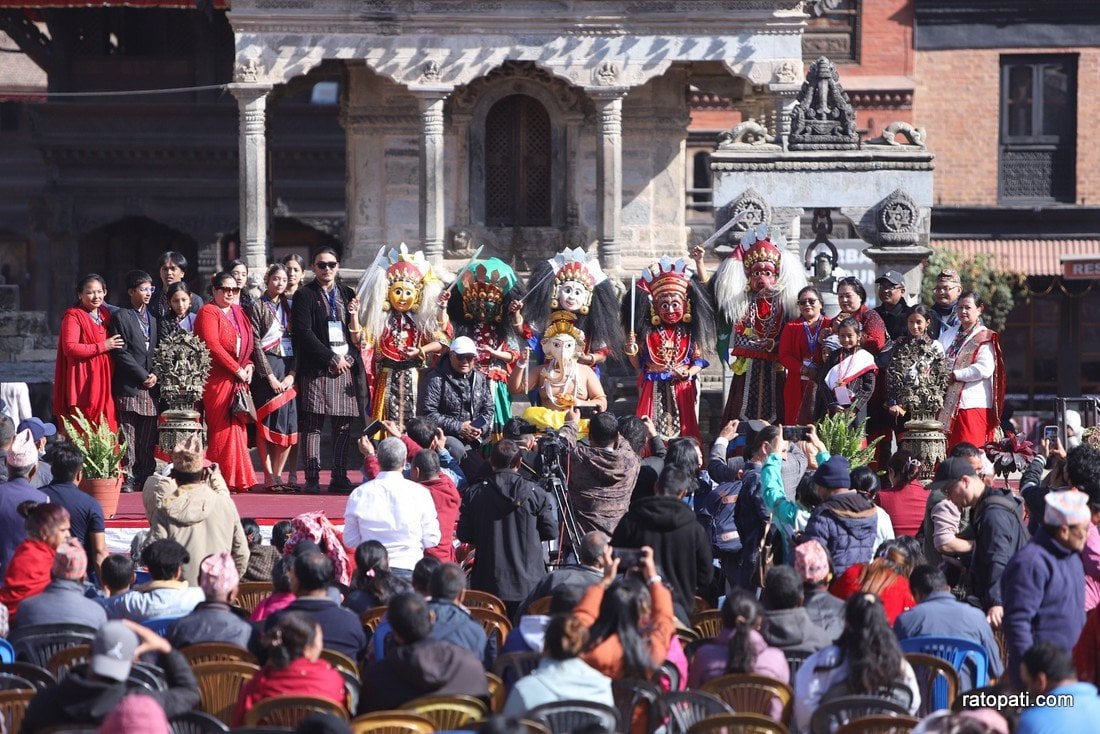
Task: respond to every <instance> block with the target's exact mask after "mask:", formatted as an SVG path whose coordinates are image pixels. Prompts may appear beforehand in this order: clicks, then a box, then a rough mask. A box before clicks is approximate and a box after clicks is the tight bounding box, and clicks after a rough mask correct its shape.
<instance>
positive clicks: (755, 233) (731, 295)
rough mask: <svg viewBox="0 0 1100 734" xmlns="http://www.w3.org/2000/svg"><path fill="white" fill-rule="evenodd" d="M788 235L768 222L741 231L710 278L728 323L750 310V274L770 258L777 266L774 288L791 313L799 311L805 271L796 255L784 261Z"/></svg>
mask: <svg viewBox="0 0 1100 734" xmlns="http://www.w3.org/2000/svg"><path fill="white" fill-rule="evenodd" d="M786 246H787V238H785V237H784V236H783V235H782V234H781V233H780V232H779V231H778V230H770V231H769V229H768V226H767V225H766V224H760V225H757V226H756V227H755V228H753V229H749V230H748V231H746V232H745V233H744V234H742V235H741V241H740V242H739V243H738V245H737V247H735V248H734V249H733V252H731V253H730V255H729V257H727V258H726V259H725V260H723V261H722V264H721V265H719V266H718V270H717V271H715V273H714V278H713V279H712V280H711V287H712V289H713V291H714V300H715V303H716V305H717V307H718V315H719V316H720V317H721V318H722V320H723V321H724V322H725V323H727V324H735V323H737V322H738V321H740V320H741V319H742V318H743V317H744V316H745V313H746V312H747V311H748V307H749V299H748V288H749V279H748V274H749V271H750V270H751V269H752V266H753V265H755V264H756V263H759V262H764V261H767V262H771V263H773V264H774V265H775V267H776V276H777V277H776V283H775V288H776V291H778V293H779V297H780V299H782V303H783V308H784V309H785V310H786V312H787V313H788V314H796V313H798V292H799V291H800V290H802V289H803V288H804V287H805V286H806V271H805V269H804V268H803V267H802V265H801V263H799V262H798V261H797V260H796V259H794V258H787V259H786V261H784V258H783V250H784V249H785V248H786Z"/></svg>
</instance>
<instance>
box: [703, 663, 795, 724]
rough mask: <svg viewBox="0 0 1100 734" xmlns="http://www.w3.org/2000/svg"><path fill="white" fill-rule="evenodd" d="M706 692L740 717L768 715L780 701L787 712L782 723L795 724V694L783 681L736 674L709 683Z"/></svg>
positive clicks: (749, 674) (764, 676)
mask: <svg viewBox="0 0 1100 734" xmlns="http://www.w3.org/2000/svg"><path fill="white" fill-rule="evenodd" d="M702 690H704V691H706V692H707V693H713V694H714V695H716V696H718V697H719V698H720V699H722V700H723V701H725V702H726V703H728V704H729V705H730V707H731V708H732V709H733V710H734V711H736V712H737V713H739V714H760V715H761V716H767V715H768V713H769V711H771V707H772V701H773V700H774V699H776V698H778V699H779V703H780V705H782V707H783V710H782V713H781V714H780V717H779V720H780V721H782V722H783V723H784V724H789V723H790V721H791V706H792V704H793V702H794V691H793V690H791V687H790V686H789V685H787V684H786V683H784V682H783V681H779V680H775V679H774V678H769V677H768V676H766V675H756V674H754V673H733V674H730V675H723V676H720V677H718V678H714V679H712V680H709V681H707V682H706V683H704V684H703V685H702Z"/></svg>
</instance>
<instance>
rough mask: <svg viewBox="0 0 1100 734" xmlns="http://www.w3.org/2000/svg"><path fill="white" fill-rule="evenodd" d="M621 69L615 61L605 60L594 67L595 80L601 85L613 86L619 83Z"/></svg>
mask: <svg viewBox="0 0 1100 734" xmlns="http://www.w3.org/2000/svg"><path fill="white" fill-rule="evenodd" d="M621 75H622V71H621V70H620V69H619V64H618V63H617V62H615V61H605V62H603V63H602V64H600V65H599V67H597V68H596V72H595V77H596V79H595V81H596V84H599V85H600V86H602V87H613V86H615V85H616V84H618V83H619V77H620V76H621Z"/></svg>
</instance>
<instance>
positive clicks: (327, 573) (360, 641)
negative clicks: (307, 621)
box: [264, 550, 367, 660]
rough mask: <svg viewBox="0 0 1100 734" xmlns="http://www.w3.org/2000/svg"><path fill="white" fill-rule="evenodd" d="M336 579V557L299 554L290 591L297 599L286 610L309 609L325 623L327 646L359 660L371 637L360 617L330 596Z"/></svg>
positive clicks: (268, 622) (270, 619) (269, 622)
mask: <svg viewBox="0 0 1100 734" xmlns="http://www.w3.org/2000/svg"><path fill="white" fill-rule="evenodd" d="M334 581H335V576H334V575H333V566H332V559H330V558H329V557H328V556H326V555H324V554H323V553H321V552H320V550H316V551H314V550H308V551H306V552H304V553H302V554H301V555H298V556H297V557H296V558H295V559H294V565H293V566H291V571H290V590H291V591H292V592H294V595H295V596H296V597H297V599H295V600H294V601H292V602H291V603H290V604H289V605H288V606H287V607H286V608H285V609H284V610H282V611H287V612H305V613H306V614H308V615H309V616H310V617H312V618H313V621H315V622H316V623H317V624H319V625H320V626H321V633H322V634H323V635H324V640H325V648H326V649H329V650H335V651H336V652H341V653H343V654H345V655H347V656H348V657H349V658H351V659H352V660H359V659H360V658H361V657H362V656H363V653H364V652H365V651H366V649H367V636H366V634H365V633H364V632H363V624H362V623H361V622H360V621H359V617H358V616H357V615H356V614H355V613H354V612H351V611H349V610H347V609H345V608H343V607H342V606H340V605H339V604H338V603H337V602H336V601H333V599H332V597H330V596H329V593H328V588H329V586H331V585H332V584H333V582H334ZM281 613H282V612H281V611H280V612H278V613H276V614H273V615H272V616H270V617H268V618H267V620H266V622H265V627H264V629H265V630H267V629H271V627H272V625H273V624H274V623H275V620H277V619H278V618H279V614H281Z"/></svg>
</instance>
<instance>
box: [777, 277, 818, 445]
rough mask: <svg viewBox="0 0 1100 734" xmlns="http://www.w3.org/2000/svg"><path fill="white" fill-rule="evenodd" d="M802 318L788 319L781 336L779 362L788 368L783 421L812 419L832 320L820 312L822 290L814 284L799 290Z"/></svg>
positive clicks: (804, 423)
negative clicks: (822, 348) (818, 373)
mask: <svg viewBox="0 0 1100 734" xmlns="http://www.w3.org/2000/svg"><path fill="white" fill-rule="evenodd" d="M798 310H799V312H800V313H801V314H802V318H801V319H798V320H797V321H788V322H787V324H786V326H784V327H783V332H782V333H781V334H780V335H779V363H780V364H781V365H783V366H784V367H785V368H786V369H787V380H786V383H785V384H784V386H783V423H784V424H786V425H789V426H793V425H806V424H807V423H810V422H811V421H812V420H813V417H814V407H815V395H816V393H817V372H818V370H820V369H821V365H822V364H824V360H823V359H822V357H821V342H822V341H823V340H824V338H825V337H826V336H827V335H828V332H827V331H826V329H828V328H829V323H830V321H829V319H828V318H826V317H825V316H823V315H822V314H821V293H820V292H819V291H818V290H817V288H814V287H813V286H806V287H805V288H803V289H802V290H800V291H799V292H798Z"/></svg>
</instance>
